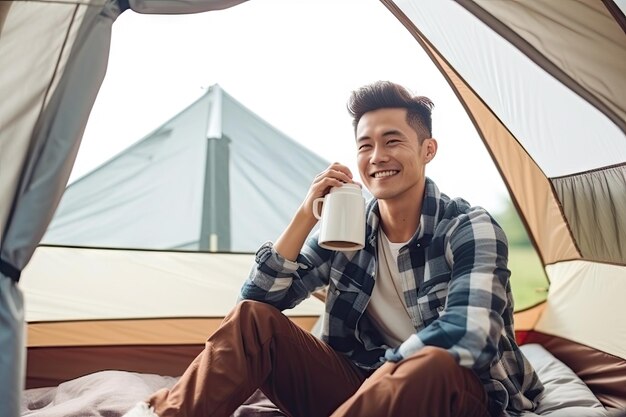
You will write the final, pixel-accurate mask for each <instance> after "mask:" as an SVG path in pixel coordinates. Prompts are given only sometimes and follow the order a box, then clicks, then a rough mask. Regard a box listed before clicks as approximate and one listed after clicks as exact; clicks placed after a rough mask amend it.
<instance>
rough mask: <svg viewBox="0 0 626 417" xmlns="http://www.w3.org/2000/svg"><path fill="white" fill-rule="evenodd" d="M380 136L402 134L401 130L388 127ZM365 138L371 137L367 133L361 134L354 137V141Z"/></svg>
mask: <svg viewBox="0 0 626 417" xmlns="http://www.w3.org/2000/svg"><path fill="white" fill-rule="evenodd" d="M382 136H383V137H386V136H404V134H403V133H402V132H401V131H399V130H398V129H390V130H387V131H385V132H383V134H382ZM367 139H371V137H369V136H368V135H363V136H360V137H358V138H357V139H356V141H357V143H358V142H361V141H364V140H367Z"/></svg>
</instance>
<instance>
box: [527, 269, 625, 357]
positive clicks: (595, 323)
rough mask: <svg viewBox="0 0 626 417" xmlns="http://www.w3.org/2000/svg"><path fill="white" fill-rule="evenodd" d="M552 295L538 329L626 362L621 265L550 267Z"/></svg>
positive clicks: (550, 294) (623, 278)
mask: <svg viewBox="0 0 626 417" xmlns="http://www.w3.org/2000/svg"><path fill="white" fill-rule="evenodd" d="M546 271H547V273H548V276H549V278H550V282H551V285H550V293H549V294H548V302H547V304H546V308H545V310H544V312H543V314H542V315H541V318H540V320H539V321H538V322H537V325H536V326H535V330H537V331H540V332H543V333H547V334H552V335H555V336H560V337H563V338H566V339H569V340H573V341H575V342H578V343H582V344H584V345H587V346H590V347H593V348H595V349H599V350H601V351H603V352H606V353H609V354H611V355H615V356H618V357H620V358H623V359H626V320H624V319H623V317H624V316H623V315H619V314H618V312H619V311H620V310H621V311H623V306H624V294H626V274H625V272H624V268H623V267H621V266H617V265H610V264H602V263H596V262H587V261H571V262H561V263H558V264H555V265H548V266H547V267H546Z"/></svg>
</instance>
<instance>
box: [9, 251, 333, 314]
mask: <svg viewBox="0 0 626 417" xmlns="http://www.w3.org/2000/svg"><path fill="white" fill-rule="evenodd" d="M254 257H255V255H253V254H229V253H196V252H180V251H179V252H176V251H171V252H165V251H141V250H116V249H109V250H106V249H94V248H66V247H48V246H40V247H38V248H37V251H36V252H35V254H34V256H33V259H32V260H31V262H30V263H29V265H28V266H27V267H26V269H25V270H24V278H23V280H22V282H21V286H22V290H23V291H25V292H26V293H27V294H28V299H29V308H28V312H27V313H28V314H27V316H26V320H27V321H28V322H29V323H43V322H64V321H67V322H72V321H84V320H113V319H120V320H130V319H156V318H159V319H162V318H201V317H206V318H208V317H224V316H225V315H226V314H227V313H228V312H229V311H230V310H231V309H232V308H233V307H234V305H235V303H236V300H237V297H238V295H239V291H240V289H241V286H242V285H243V282H244V280H245V278H246V277H247V276H248V273H249V271H250V268H251V267H252V265H253V264H254ZM148 289H154V290H151V291H149V294H150V295H149V296H148V297H142V294H144V293H146V292H148ZM322 311H323V305H322V303H320V302H319V301H318V300H316V299H313V298H310V299H307V300H305V301H304V302H303V303H301V304H300V305H298V306H297V307H296V308H294V309H293V310H287V311H286V313H287V314H289V315H295V316H319V315H320V313H321V312H322Z"/></svg>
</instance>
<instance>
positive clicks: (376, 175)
mask: <svg viewBox="0 0 626 417" xmlns="http://www.w3.org/2000/svg"><path fill="white" fill-rule="evenodd" d="M398 172H400V171H396V170H394V169H390V170H387V171H378V172H374V173H373V174H372V175H371V176H372V177H374V178H385V177H391V176H393V175H396V174H397V173H398Z"/></svg>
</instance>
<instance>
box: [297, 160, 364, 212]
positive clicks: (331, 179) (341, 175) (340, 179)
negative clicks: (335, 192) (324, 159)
mask: <svg viewBox="0 0 626 417" xmlns="http://www.w3.org/2000/svg"><path fill="white" fill-rule="evenodd" d="M345 183H355V182H354V181H353V180H352V172H350V169H349V168H348V167H347V166H345V165H342V164H340V163H339V162H335V163H333V164H331V165H330V166H329V167H328V168H326V169H325V170H324V171H322V172H320V173H319V174H317V176H316V177H315V179H314V180H313V183H312V184H311V187H310V188H309V192H308V194H307V196H306V198H305V199H304V202H303V203H302V205H301V206H300V211H302V212H303V214H306V215H307V216H309V217H310V218H311V219H315V216H314V215H313V202H314V201H315V199H316V198H320V197H324V196H325V195H326V194H328V193H329V192H330V189H331V188H332V187H340V186H341V185H342V184H345ZM315 222H317V219H316V220H315Z"/></svg>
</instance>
